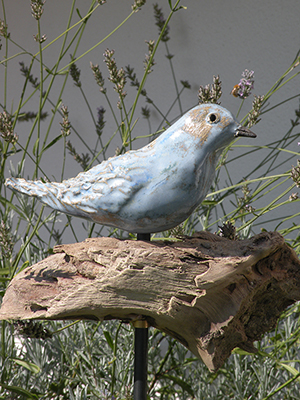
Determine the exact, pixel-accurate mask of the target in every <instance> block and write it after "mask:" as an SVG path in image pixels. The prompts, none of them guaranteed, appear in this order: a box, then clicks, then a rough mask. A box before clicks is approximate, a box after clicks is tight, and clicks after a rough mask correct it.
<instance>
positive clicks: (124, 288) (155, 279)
mask: <svg viewBox="0 0 300 400" xmlns="http://www.w3.org/2000/svg"><path fill="white" fill-rule="evenodd" d="M54 252H55V254H54V255H51V256H49V257H48V258H46V259H45V260H43V261H41V262H39V263H37V264H35V265H33V266H31V267H28V268H26V269H25V270H23V271H22V272H20V273H19V274H18V275H16V276H15V277H14V279H13V280H12V282H11V284H10V285H9V287H8V289H7V291H6V294H5V296H4V299H3V303H2V307H1V310H0V319H13V320H15V319H97V320H107V319H120V320H123V321H124V322H130V321H134V320H137V319H145V320H147V321H148V323H149V324H150V325H152V326H155V327H157V328H158V329H160V330H162V331H164V332H166V333H167V334H169V335H171V336H172V337H174V338H176V339H178V340H179V341H180V342H181V343H182V344H183V345H185V346H186V347H187V348H188V349H190V350H191V351H192V352H193V353H194V354H196V355H197V356H200V357H201V358H202V359H203V361H204V362H205V364H206V365H207V366H208V368H209V369H210V370H212V371H215V370H217V369H218V368H220V367H221V365H222V364H223V362H224V361H225V360H226V358H227V357H229V355H230V353H231V350H232V349H233V348H235V347H240V348H243V349H245V350H247V351H250V352H253V351H255V348H254V347H253V342H254V341H255V340H259V339H261V337H262V336H263V334H264V333H265V332H267V331H268V330H270V329H272V328H273V327H274V325H275V324H276V321H277V319H278V317H279V315H280V313H281V312H282V311H283V310H284V309H285V308H286V307H287V306H289V305H290V304H292V303H293V302H295V301H296V300H299V299H300V262H299V260H298V258H297V256H296V254H295V252H294V251H293V250H292V249H291V248H290V247H289V246H288V245H287V244H285V242H284V239H283V237H282V236H280V235H279V234H278V233H276V232H264V233H261V234H259V235H257V236H254V237H252V238H251V239H248V240H243V241H230V240H228V239H225V238H222V237H219V236H215V235H213V234H209V233H206V232H200V233H198V234H197V235H195V236H194V237H186V238H184V239H183V240H182V241H179V242H170V241H152V242H143V241H129V240H118V239H113V238H95V239H87V240H85V241H84V242H82V243H75V244H67V245H61V246H56V247H55V248H54Z"/></svg>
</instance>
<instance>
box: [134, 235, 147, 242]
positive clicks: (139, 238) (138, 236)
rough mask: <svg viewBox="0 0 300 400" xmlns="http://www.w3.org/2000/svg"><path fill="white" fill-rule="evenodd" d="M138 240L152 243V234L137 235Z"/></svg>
mask: <svg viewBox="0 0 300 400" xmlns="http://www.w3.org/2000/svg"><path fill="white" fill-rule="evenodd" d="M136 238H137V240H145V241H148V242H150V238H151V234H150V233H137V235H136Z"/></svg>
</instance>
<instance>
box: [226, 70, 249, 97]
mask: <svg viewBox="0 0 300 400" xmlns="http://www.w3.org/2000/svg"><path fill="white" fill-rule="evenodd" d="M253 87H254V71H249V70H248V69H245V71H244V72H243V73H242V79H241V80H240V82H239V83H238V84H237V85H235V86H234V88H233V90H232V92H231V94H233V95H234V96H235V97H241V98H242V99H245V98H246V97H248V96H249V95H250V94H251V90H252V89H253Z"/></svg>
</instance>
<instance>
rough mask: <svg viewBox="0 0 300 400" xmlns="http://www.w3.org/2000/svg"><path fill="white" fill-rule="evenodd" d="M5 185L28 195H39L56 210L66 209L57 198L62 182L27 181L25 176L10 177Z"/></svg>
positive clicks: (42, 200) (38, 196)
mask: <svg viewBox="0 0 300 400" xmlns="http://www.w3.org/2000/svg"><path fill="white" fill-rule="evenodd" d="M5 185H6V186H7V187H9V188H10V189H12V190H13V191H16V192H20V193H23V194H26V195H27V196H33V197H37V198H38V199H39V200H40V201H41V202H43V203H45V204H47V205H48V206H50V207H52V208H54V209H55V210H59V211H65V210H64V207H63V206H62V204H61V203H60V202H59V201H58V199H57V196H58V195H59V192H60V186H61V183H57V182H51V183H50V182H42V181H27V180H25V179H23V178H8V179H6V181H5Z"/></svg>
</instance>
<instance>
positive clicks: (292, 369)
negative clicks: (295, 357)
mask: <svg viewBox="0 0 300 400" xmlns="http://www.w3.org/2000/svg"><path fill="white" fill-rule="evenodd" d="M278 365H280V366H281V367H282V368H284V369H286V370H287V371H288V372H289V373H290V374H292V375H293V376H296V375H298V374H299V371H298V370H297V369H296V368H294V367H291V366H290V365H287V364H285V363H283V362H280V363H278ZM296 380H297V381H298V382H300V377H299V378H297V379H296Z"/></svg>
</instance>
